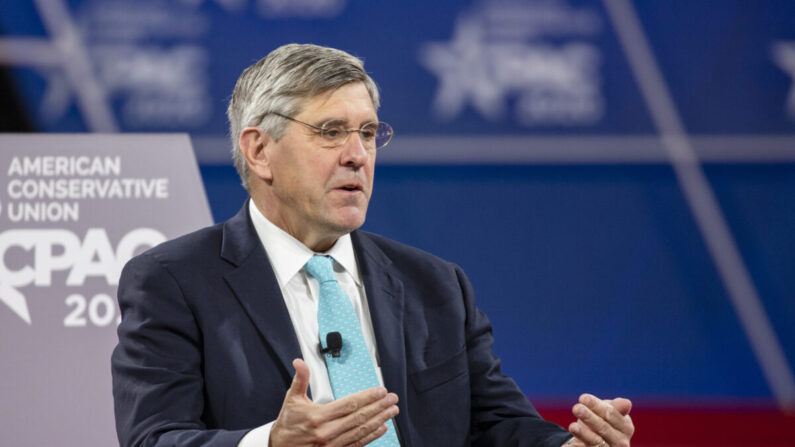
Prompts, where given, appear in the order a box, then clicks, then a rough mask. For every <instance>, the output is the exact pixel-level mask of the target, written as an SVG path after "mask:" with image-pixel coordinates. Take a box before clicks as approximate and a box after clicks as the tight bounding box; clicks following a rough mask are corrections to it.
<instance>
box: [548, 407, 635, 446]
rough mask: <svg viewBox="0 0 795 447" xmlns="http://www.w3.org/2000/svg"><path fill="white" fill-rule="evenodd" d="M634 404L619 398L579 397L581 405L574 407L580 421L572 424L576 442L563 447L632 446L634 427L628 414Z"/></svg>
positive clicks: (572, 432) (571, 429)
mask: <svg viewBox="0 0 795 447" xmlns="http://www.w3.org/2000/svg"><path fill="white" fill-rule="evenodd" d="M631 409H632V402H630V401H629V400H628V399H623V398H620V397H619V398H617V399H613V400H601V399H598V398H597V397H596V396H593V395H591V394H583V395H582V396H580V402H579V403H578V404H575V405H574V407H573V408H572V413H574V416H576V417H577V422H572V423H571V424H570V425H569V431H570V432H571V434H572V435H574V439H572V440H571V441H569V442H568V443H566V444H564V446H575V447H586V446H589V447H590V446H593V447H606V446H611V447H630V445H629V441H630V439H631V438H632V435H633V434H634V433H635V426H634V425H633V424H632V418H631V417H629V411H630V410H631Z"/></svg>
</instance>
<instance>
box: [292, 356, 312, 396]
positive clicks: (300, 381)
mask: <svg viewBox="0 0 795 447" xmlns="http://www.w3.org/2000/svg"><path fill="white" fill-rule="evenodd" d="M293 368H295V376H293V383H292V384H291V385H290V389H288V390H287V397H288V398H289V397H304V398H306V399H307V400H308V399H309V397H308V396H307V394H306V393H307V391H308V390H309V367H308V366H306V363H304V361H303V360H301V359H295V360H293Z"/></svg>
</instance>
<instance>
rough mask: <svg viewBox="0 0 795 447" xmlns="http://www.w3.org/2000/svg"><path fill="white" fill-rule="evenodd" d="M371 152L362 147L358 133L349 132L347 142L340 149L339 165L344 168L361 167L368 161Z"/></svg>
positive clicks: (362, 143)
mask: <svg viewBox="0 0 795 447" xmlns="http://www.w3.org/2000/svg"><path fill="white" fill-rule="evenodd" d="M372 152H374V151H370V150H368V149H367V146H365V145H364V142H363V141H362V137H361V135H359V132H351V134H350V135H348V141H346V142H345V144H344V145H343V147H342V154H341V159H340V163H342V164H343V165H345V166H356V167H359V166H363V165H364V164H365V163H367V161H368V160H369V159H370V156H371V155H372Z"/></svg>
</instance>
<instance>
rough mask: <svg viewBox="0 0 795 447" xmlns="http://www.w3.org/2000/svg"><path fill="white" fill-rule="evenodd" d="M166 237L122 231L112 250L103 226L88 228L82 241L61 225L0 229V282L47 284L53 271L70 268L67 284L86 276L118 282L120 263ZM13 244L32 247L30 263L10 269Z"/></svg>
mask: <svg viewBox="0 0 795 447" xmlns="http://www.w3.org/2000/svg"><path fill="white" fill-rule="evenodd" d="M165 240H166V237H165V236H164V235H163V234H162V233H161V232H159V231H157V230H155V229H152V228H137V229H135V230H132V231H130V232H129V233H127V234H126V235H124V236H123V237H122V238H121V240H120V241H119V244H118V246H117V247H116V250H115V251H114V250H113V248H112V246H111V242H110V240H109V239H108V235H107V232H106V231H105V229H104V228H92V229H89V230H88V231H87V232H86V235H85V237H84V238H83V241H82V242H81V241H80V239H79V238H78V237H77V235H75V234H74V233H72V232H71V231H68V230H62V229H56V230H51V229H50V230H38V229H26V230H7V231H4V232H0V283H2V284H4V285H7V286H10V287H15V288H16V287H25V286H27V285H30V284H34V285H36V286H49V285H51V283H52V273H53V272H55V271H64V270H69V274H68V276H67V279H66V285H68V286H81V285H83V283H84V282H85V280H86V278H88V277H100V278H104V279H105V281H106V282H107V283H108V285H112V286H113V285H117V284H118V281H119V274H120V273H121V269H122V267H123V266H124V264H125V263H126V262H127V261H128V260H129V259H130V258H131V257H132V256H133V255H135V254H136V253H137V251H138V250H140V249H142V248H146V247H152V246H155V245H157V244H159V243H161V242H163V241H165ZM12 248H14V249H21V250H23V251H27V252H31V251H32V253H33V261H32V263H31V264H29V265H24V266H21V267H18V268H17V269H16V270H11V269H10V268H9V267H8V266H7V264H6V259H5V257H6V253H7V252H8V251H9V250H10V249H12Z"/></svg>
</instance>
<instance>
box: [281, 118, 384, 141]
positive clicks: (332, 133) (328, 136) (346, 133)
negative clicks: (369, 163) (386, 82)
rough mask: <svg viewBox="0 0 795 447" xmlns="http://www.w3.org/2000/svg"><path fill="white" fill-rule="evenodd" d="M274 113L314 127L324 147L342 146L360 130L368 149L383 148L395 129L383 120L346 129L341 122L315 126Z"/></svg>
mask: <svg viewBox="0 0 795 447" xmlns="http://www.w3.org/2000/svg"><path fill="white" fill-rule="evenodd" d="M269 113H271V114H273V115H276V116H280V117H282V118H284V119H286V120H290V121H295V122H296V123H298V124H303V125H304V126H306V127H309V128H311V129H313V130H314V131H315V132H316V133H317V135H318V136H320V139H321V140H322V141H323V147H327V148H329V149H334V148H337V147H340V146H342V145H343V144H345V143H346V142H347V141H348V137H350V136H351V133H353V132H359V138H360V139H361V140H362V144H363V145H364V147H365V148H367V149H381V148H382V147H384V146H386V145H387V144H389V141H390V140H391V139H392V135H394V133H395V131H394V130H393V129H392V126H390V125H389V124H388V123H385V122H383V121H379V122H372V123H367V124H365V125H363V126H362V127H361V129H346V128H345V127H343V126H342V125H341V124H329V125H323V126H322V127H318V126H313V125H311V124H309V123H305V122H303V121H299V120H297V119H295V118H292V117H289V116H286V115H282V114H281V113H277V112H269Z"/></svg>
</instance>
